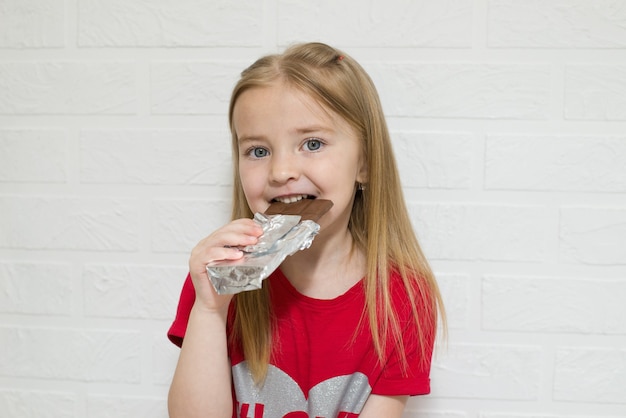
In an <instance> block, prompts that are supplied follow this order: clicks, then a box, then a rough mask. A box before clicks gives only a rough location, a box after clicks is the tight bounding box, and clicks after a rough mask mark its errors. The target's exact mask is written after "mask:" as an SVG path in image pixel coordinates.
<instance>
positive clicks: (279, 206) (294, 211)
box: [265, 199, 333, 222]
mask: <svg viewBox="0 0 626 418" xmlns="http://www.w3.org/2000/svg"><path fill="white" fill-rule="evenodd" d="M332 207H333V202H332V201H330V200H327V199H302V200H298V201H297V202H294V203H283V202H274V203H272V204H271V205H270V207H269V208H267V210H266V211H265V214H266V215H300V217H301V218H302V220H303V221H305V220H311V221H313V222H317V220H318V219H319V218H321V217H322V216H323V215H324V214H325V213H326V212H328V211H329V210H330V208H332Z"/></svg>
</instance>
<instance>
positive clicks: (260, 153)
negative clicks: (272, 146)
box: [248, 147, 268, 158]
mask: <svg viewBox="0 0 626 418" xmlns="http://www.w3.org/2000/svg"><path fill="white" fill-rule="evenodd" d="M248 155H250V156H252V157H254V158H263V157H267V155H268V151H267V150H266V149H265V148H261V147H254V148H251V149H250V150H249V151H248Z"/></svg>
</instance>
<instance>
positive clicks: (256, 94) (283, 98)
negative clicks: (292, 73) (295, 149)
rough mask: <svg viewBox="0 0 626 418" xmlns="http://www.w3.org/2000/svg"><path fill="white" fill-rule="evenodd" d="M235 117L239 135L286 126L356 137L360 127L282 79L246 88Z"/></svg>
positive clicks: (271, 131)
mask: <svg viewBox="0 0 626 418" xmlns="http://www.w3.org/2000/svg"><path fill="white" fill-rule="evenodd" d="M232 118H233V119H232V123H233V125H232V128H233V133H234V134H235V135H234V137H236V138H239V139H241V138H242V137H257V136H266V135H273V134H275V133H277V132H279V131H285V130H287V131H291V132H302V131H312V130H318V129H319V130H324V131H332V132H337V133H341V134H343V135H347V136H351V137H355V138H356V137H357V136H358V135H357V131H356V130H355V129H353V127H352V126H351V125H350V124H349V123H348V122H347V121H346V120H345V119H344V118H342V117H341V116H340V115H339V114H337V113H335V112H334V111H332V110H331V109H330V108H329V107H328V106H326V105H325V104H322V102H321V99H319V98H317V97H314V96H313V95H312V94H310V93H309V92H306V91H305V90H303V89H302V88H299V87H297V86H294V85H291V84H288V83H285V82H281V81H277V82H273V83H271V84H269V85H266V86H262V87H251V88H248V89H247V90H245V91H243V92H242V93H241V94H240V95H239V97H238V98H237V100H236V102H235V104H234V108H233V115H232ZM311 128H315V129H311ZM234 139H235V138H234Z"/></svg>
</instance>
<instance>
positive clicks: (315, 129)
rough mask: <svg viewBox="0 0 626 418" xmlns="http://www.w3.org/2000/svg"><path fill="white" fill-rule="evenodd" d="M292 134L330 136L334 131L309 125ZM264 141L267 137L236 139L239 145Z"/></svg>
mask: <svg viewBox="0 0 626 418" xmlns="http://www.w3.org/2000/svg"><path fill="white" fill-rule="evenodd" d="M293 132H294V133H296V134H298V135H306V134H310V133H315V132H319V133H324V134H332V133H334V132H335V130H334V129H332V128H330V127H327V126H324V125H311V126H305V127H302V128H296V129H294V130H293ZM266 139H267V137H266V136H265V135H242V136H238V137H237V142H238V143H239V144H242V143H246V142H252V141H264V140H266Z"/></svg>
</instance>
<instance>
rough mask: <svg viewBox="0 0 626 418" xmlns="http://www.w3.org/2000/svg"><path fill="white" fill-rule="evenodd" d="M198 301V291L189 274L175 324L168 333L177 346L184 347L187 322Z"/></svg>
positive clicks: (182, 292) (181, 293)
mask: <svg viewBox="0 0 626 418" xmlns="http://www.w3.org/2000/svg"><path fill="white" fill-rule="evenodd" d="M195 301H196V291H195V289H194V287H193V282H192V281H191V275H189V274H187V278H186V279H185V283H184V284H183V289H182V291H181V292H180V299H179V301H178V309H177V310H176V317H175V318H174V322H173V323H172V325H171V326H170V329H169V330H168V331H167V337H168V338H169V339H170V341H171V342H173V343H174V344H176V345H177V346H179V347H180V346H182V345H183V338H185V331H186V330H187V322H189V315H190V314H191V308H192V307H193V304H194V302H195Z"/></svg>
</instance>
